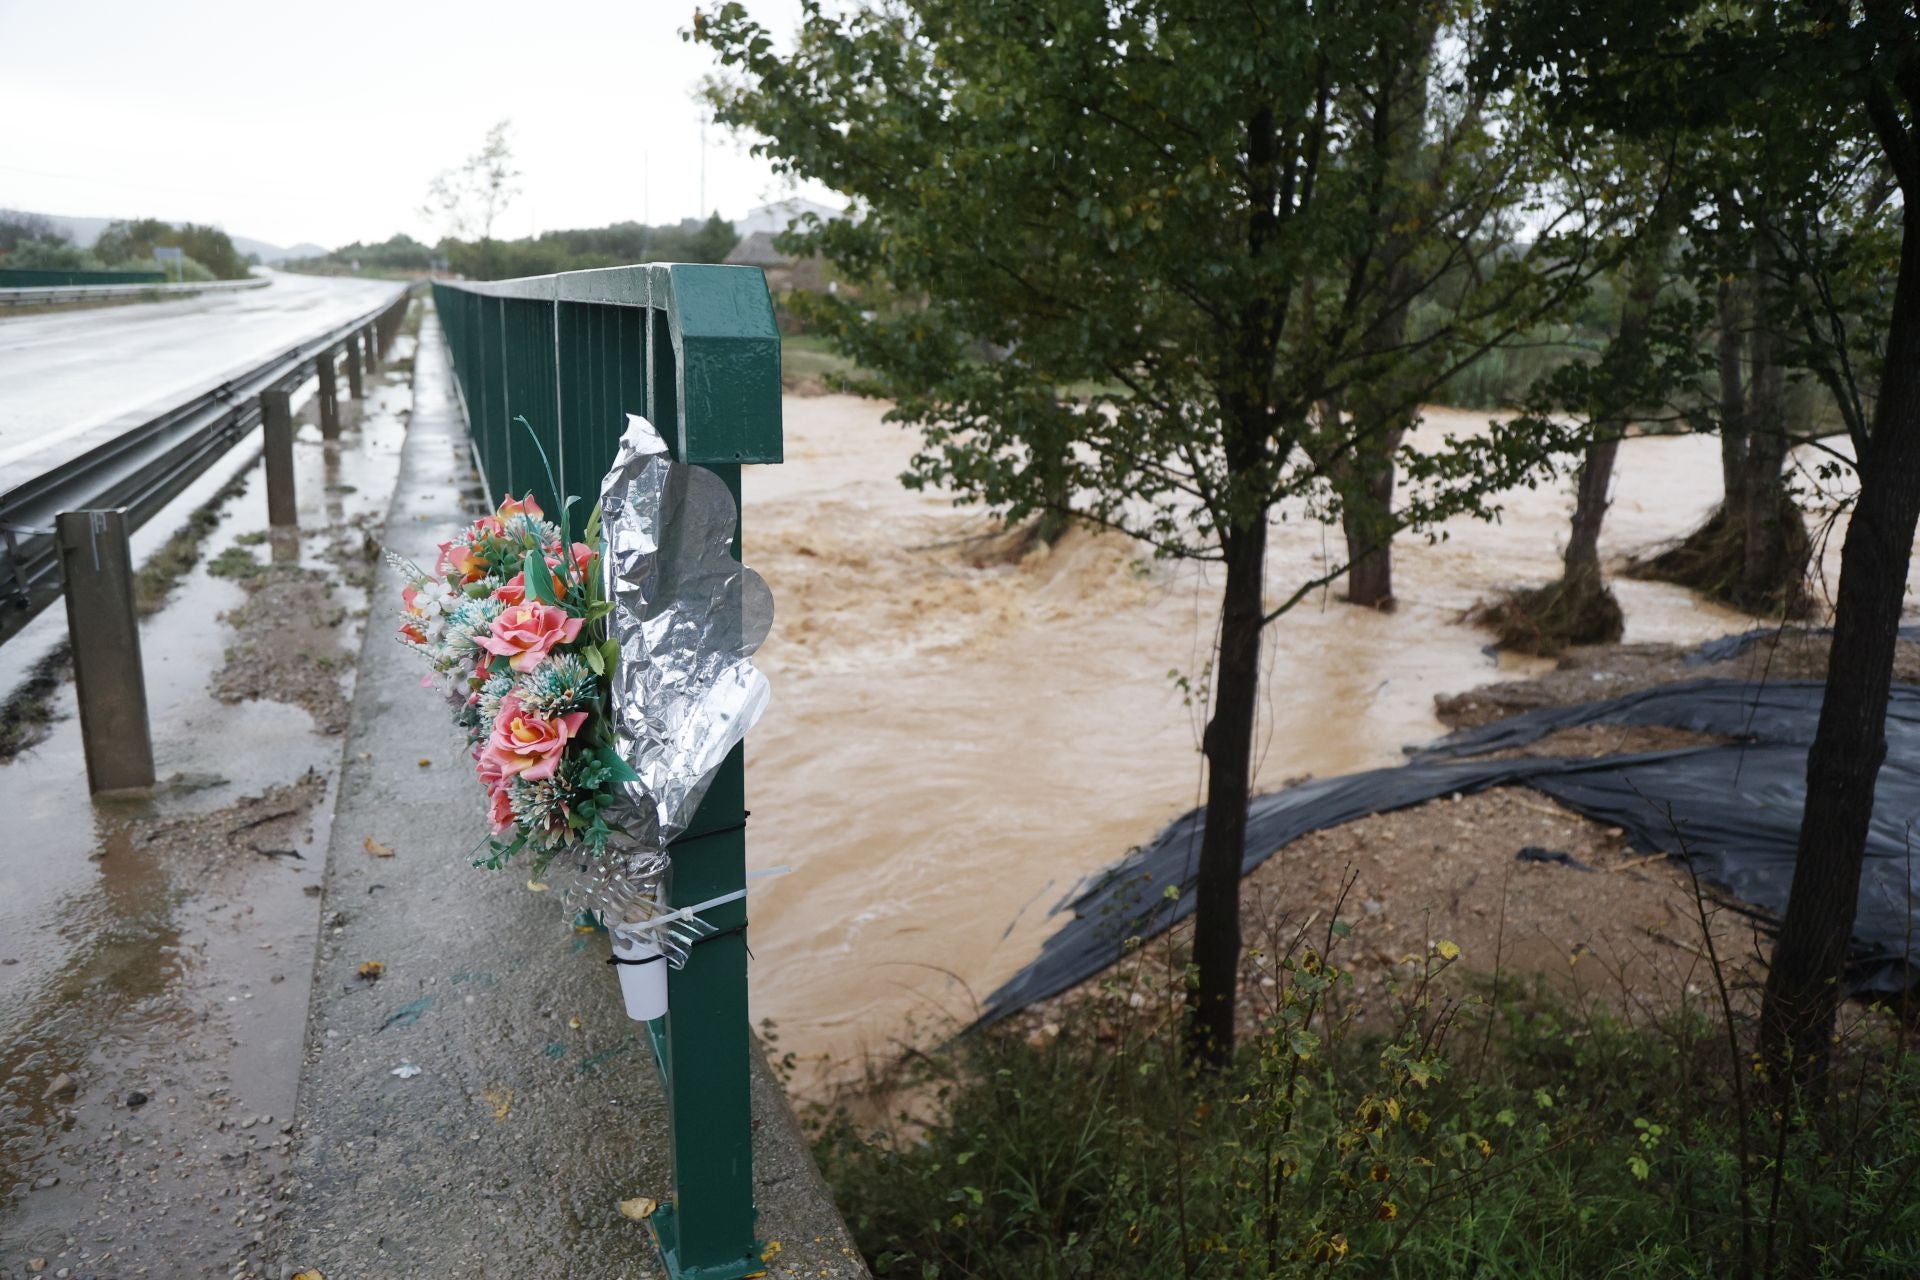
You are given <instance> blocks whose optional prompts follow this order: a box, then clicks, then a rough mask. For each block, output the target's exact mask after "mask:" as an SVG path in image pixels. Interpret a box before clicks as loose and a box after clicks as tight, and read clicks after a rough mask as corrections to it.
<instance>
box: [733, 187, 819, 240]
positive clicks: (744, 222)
mask: <svg viewBox="0 0 1920 1280" xmlns="http://www.w3.org/2000/svg"><path fill="white" fill-rule="evenodd" d="M843 212H845V211H844V210H841V209H833V208H829V207H828V206H826V205H824V204H818V203H816V202H814V201H812V200H804V199H802V198H801V197H799V196H792V197H790V198H788V199H786V200H776V201H774V203H772V204H763V205H761V206H760V207H759V208H758V209H752V210H749V211H748V213H747V216H746V217H744V218H741V219H739V220H738V221H736V222H735V223H734V224H733V232H734V234H735V235H737V236H739V237H740V238H741V239H742V240H744V239H746V238H747V237H748V236H751V235H753V234H754V233H755V232H758V231H764V232H766V233H767V234H768V235H776V236H777V235H779V234H780V233H781V232H782V231H785V230H786V229H787V228H788V227H791V226H792V225H793V224H794V223H796V222H798V221H800V219H802V218H804V217H806V216H807V215H808V214H810V213H811V214H814V215H816V216H818V217H819V218H820V220H821V221H823V222H824V221H826V220H827V219H829V218H837V217H839V216H840V215H841V214H842V213H843Z"/></svg>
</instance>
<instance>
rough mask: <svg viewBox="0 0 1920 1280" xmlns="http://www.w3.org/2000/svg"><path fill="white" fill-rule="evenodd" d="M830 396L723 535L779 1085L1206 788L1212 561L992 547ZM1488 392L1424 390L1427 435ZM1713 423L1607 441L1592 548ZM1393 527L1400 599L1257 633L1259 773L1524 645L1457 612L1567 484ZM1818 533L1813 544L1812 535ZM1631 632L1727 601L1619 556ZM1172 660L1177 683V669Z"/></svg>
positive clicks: (1018, 952)
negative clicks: (1406, 534) (741, 526)
mask: <svg viewBox="0 0 1920 1280" xmlns="http://www.w3.org/2000/svg"><path fill="white" fill-rule="evenodd" d="M882 411H883V409H882V407H881V406H878V405H874V404H871V403H866V402H862V401H859V400H855V399H850V398H845V397H838V396H823V397H817V398H797V397H789V399H788V400H787V402H786V439H787V452H786V457H787V461H786V462H785V463H784V464H783V465H781V466H777V467H760V468H753V469H750V471H749V474H748V477H747V479H746V482H745V501H746V526H745V548H746V555H747V559H748V560H749V562H751V563H753V564H755V565H756V566H757V567H759V568H760V569H761V571H762V572H764V573H765V574H766V576H767V579H768V581H769V582H770V583H772V585H773V589H774V592H775V595H776V597H777V601H778V616H777V620H776V623H775V626H774V633H773V637H772V639H771V640H769V641H768V643H767V646H766V648H765V649H764V650H762V664H763V666H764V667H765V669H766V670H767V671H768V673H769V674H770V676H771V677H772V680H773V684H774V702H773V706H772V708H771V709H770V711H769V712H768V714H767V716H766V718H765V719H764V720H763V721H762V722H761V725H760V727H759V728H758V729H757V730H756V731H755V733H754V735H753V740H752V741H751V742H750V743H749V762H750V765H749V783H748V785H749V805H750V806H751V808H752V811H753V823H752V828H751V837H750V840H749V845H748V847H749V856H750V858H751V859H752V861H753V862H754V863H755V864H756V865H760V866H771V865H776V864H783V863H784V864H789V865H791V866H792V867H793V869H794V870H793V873H792V874H791V875H789V876H787V877H785V878H782V879H778V880H774V881H770V882H766V883H765V884H764V885H763V886H762V887H761V888H759V889H757V890H756V898H757V903H756V905H755V908H754V911H753V927H754V939H753V940H754V953H755V956H756V959H757V963H756V964H755V967H754V971H753V999H754V1012H755V1016H756V1017H757V1018H771V1019H773V1020H774V1021H775V1022H776V1023H777V1026H778V1035H779V1046H780V1048H781V1049H782V1050H783V1051H791V1052H793V1053H794V1054H795V1055H796V1057H797V1059H798V1064H799V1067H798V1072H797V1075H796V1077H795V1085H796V1087H797V1088H798V1090H799V1091H800V1092H801V1093H802V1094H806V1093H808V1092H809V1091H814V1092H817V1091H818V1090H820V1089H821V1088H822V1087H824V1086H825V1085H827V1084H829V1083H831V1082H833V1081H836V1080H841V1079H846V1078H848V1077H850V1076H853V1075H857V1073H858V1071H859V1069H860V1063H861V1059H862V1057H863V1055H867V1054H877V1055H881V1056H884V1055H885V1054H886V1053H887V1051H888V1049H889V1046H890V1045H892V1044H894V1043H895V1042H896V1041H898V1040H901V1039H904V1038H907V1037H910V1036H913V1035H915V1034H923V1033H925V1032H928V1031H937V1030H938V1029H939V1028H940V1027H941V1026H942V1025H944V1024H945V1022H946V1021H947V1020H950V1019H953V1018H963V1019H964V1018H966V1017H968V1016H969V1015H970V1013H971V1011H972V1009H973V1006H974V1001H975V999H976V998H978V997H983V996H984V995H985V994H986V993H987V992H988V991H990V990H991V989H992V988H993V987H994V986H995V985H997V984H998V983H999V982H1001V981H1002V980H1004V979H1005V978H1007V977H1008V976H1009V975H1011V974H1012V973H1013V972H1014V971H1015V970H1016V969H1018V968H1019V967H1020V966H1021V965H1022V964H1023V963H1025V962H1026V961H1027V960H1028V959H1030V958H1031V957H1032V955H1033V953H1034V951H1035V949H1036V948H1037V947H1038V945H1039V943H1040V941H1041V939H1042V938H1044V937H1045V936H1046V934H1047V933H1048V932H1049V931H1050V929H1051V928H1052V925H1053V923H1057V922H1050V921H1049V920H1048V919H1047V912H1048V909H1049V908H1051V907H1052V906H1053V905H1054V904H1055V903H1057V902H1058V901H1059V900H1060V899H1061V898H1062V897H1063V896H1064V895H1065V894H1066V892H1067V890H1068V889H1069V888H1071V887H1072V885H1073V884H1074V882H1075V881H1076V880H1078V879H1079V877H1081V876H1082V875H1084V874H1086V873H1087V872H1090V871H1093V870H1095V869H1097V868H1099V867H1101V866H1103V865H1104V864H1106V863H1107V862H1109V861H1111V860H1113V859H1114V858H1116V857H1118V856H1119V855H1121V854H1122V853H1124V852H1125V851H1126V850H1127V849H1128V848H1129V847H1130V846H1132V845H1135V844H1139V843H1141V842H1143V841H1145V840H1147V839H1149V838H1150V837H1151V836H1152V835H1153V834H1154V833H1155V831H1156V830H1158V828H1159V827H1160V826H1161V825H1162V824H1164V823H1165V822H1166V821H1167V820H1169V819H1170V818H1173V817H1174V816H1176V815H1177V814H1179V813H1181V812H1182V811H1184V810H1185V809H1187V808H1188V807H1190V806H1192V805H1194V804H1195V803H1197V802H1198V801H1199V799H1200V797H1201V782H1202V771H1201V759H1200V755H1199V749H1198V748H1199V740H1200V730H1201V726H1202V724H1203V713H1204V701H1203V699H1202V698H1201V697H1200V696H1199V695H1198V693H1197V692H1196V694H1195V696H1193V697H1192V698H1189V696H1188V694H1187V689H1188V688H1189V687H1191V688H1193V689H1195V690H1196V691H1197V690H1198V689H1199V688H1200V686H1201V683H1202V681H1203V679H1204V676H1205V671H1206V667H1207V660H1208V650H1209V644H1210V641H1211V638H1212V635H1213V629H1214V624H1215V620H1216V616H1217V612H1218V605H1219V580H1218V574H1217V572H1216V573H1209V572H1207V571H1206V568H1205V567H1204V566H1200V565H1196V564H1190V563H1182V564H1172V563H1166V562H1157V561H1154V560H1153V559H1152V558H1151V557H1150V556H1149V555H1148V554H1147V553H1146V552H1145V551H1144V549H1142V548H1140V547H1139V546H1137V545H1135V544H1131V543H1128V542H1126V541H1125V540H1122V539H1120V538H1118V537H1114V536H1095V535H1092V534H1088V533H1074V534H1071V535H1069V536H1068V537H1067V538H1066V539H1065V540H1063V541H1062V542H1061V543H1060V544H1059V545H1058V546H1056V547H1055V548H1053V549H1052V550H1051V551H1048V550H1046V549H1044V548H1043V549H1041V550H1038V551H1035V552H1033V553H1031V554H1029V555H1027V556H1026V557H1025V558H1022V559H1018V560H1016V561H1013V562H1011V563H1009V562H1007V561H1005V559H1004V558H998V557H995V556H994V555H993V554H992V547H991V545H990V544H988V543H984V542H981V541H978V540H976V539H975V538H974V537H973V535H977V534H979V533H981V532H982V531H983V530H984V529H986V528H987V527H988V526H987V525H986V524H985V522H984V521H983V520H982V518H981V517H980V516H979V515H978V514H977V513H974V512H969V511H965V510H958V511H957V510H955V509H954V508H953V507H952V505H951V504H950V503H949V502H948V500H947V499H946V498H945V497H943V496H940V495H937V494H920V493H913V492H909V491H907V490H905V489H903V488H902V487H901V486H900V484H899V483H898V481H897V479H896V477H897V476H898V475H899V473H900V472H901V471H902V470H903V469H904V467H905V464H906V461H907V458H908V457H909V455H910V452H911V444H912V437H911V436H910V435H909V434H908V433H906V432H905V431H903V430H902V429H900V428H898V427H894V426H889V425H888V424H886V423H884V422H882V421H881V414H882ZM1485 417H1486V415H1485V414H1476V413H1463V412H1457V411H1450V410H1435V411H1433V412H1431V413H1430V414H1429V417H1428V422H1427V426H1426V428H1425V430H1426V431H1428V432H1432V433H1434V434H1435V435H1437V434H1438V432H1439V431H1441V430H1451V431H1455V432H1461V431H1468V430H1472V429H1474V428H1475V427H1476V426H1477V425H1478V424H1480V423H1482V422H1484V421H1485ZM1719 474H1720V473H1719V455H1718V444H1717V442H1716V441H1715V440H1714V439H1713V438H1712V437H1699V438H1648V439H1635V440H1630V441H1628V442H1627V443H1626V444H1625V445H1624V447H1623V448H1622V450H1621V454H1620V461H1619V472H1618V476H1617V478H1616V481H1615V501H1614V505H1613V508H1612V510H1611V512H1610V513H1609V515H1608V519H1607V528H1606V537H1605V540H1604V542H1603V551H1604V552H1606V553H1607V554H1610V555H1613V556H1620V555H1624V554H1626V553H1629V552H1632V551H1637V550H1640V549H1642V548H1645V547H1647V546H1648V545H1650V544H1653V543H1657V542H1659V541H1661V540H1663V539H1670V538H1674V537H1677V536H1679V535H1681V534H1683V533H1685V532H1686V531H1687V530H1689V529H1691V528H1692V527H1694V525H1696V524H1697V523H1698V522H1699V521H1700V520H1701V519H1702V518H1703V517H1704V516H1705V515H1706V513H1707V512H1708V511H1709V510H1710V509H1711V507H1712V506H1713V504H1714V503H1715V501H1717V499H1718V496H1719V483H1720V480H1719ZM1502 505H1503V506H1504V514H1503V516H1502V518H1501V521H1500V522H1499V523H1498V524H1484V523H1481V522H1478V521H1472V520H1456V521H1454V522H1452V523H1450V524H1449V525H1447V526H1446V527H1445V529H1444V532H1445V534H1446V535H1447V536H1446V537H1445V539H1444V540H1442V541H1439V542H1438V543H1436V544H1433V545H1427V544H1426V543H1424V542H1423V541H1422V540H1420V539H1417V538H1404V539H1402V540H1401V542H1400V543H1399V545H1398V546H1397V548H1396V551H1395V566H1394V569H1395V589H1396V593H1397V596H1398V600H1399V608H1398V609H1397V611H1395V612H1393V613H1391V614H1383V613H1376V612H1372V611H1369V610H1361V609H1356V608H1353V607H1351V606H1348V605H1346V604H1344V603H1342V602H1341V601H1340V599H1339V598H1338V596H1337V594H1335V593H1334V592H1333V591H1329V592H1327V593H1324V594H1322V595H1317V596H1314V597H1312V598H1310V599H1308V600H1307V601H1305V602H1303V603H1302V604H1301V605H1300V606H1298V607H1297V608H1296V609H1295V610H1294V611H1293V612H1292V613H1291V614H1289V615H1287V616H1286V617H1284V618H1282V619H1281V620H1280V621H1278V622H1277V623H1276V624H1274V625H1273V627H1272V628H1270V630H1269V632H1268V637H1267V645H1266V654H1265V661H1266V672H1267V678H1266V687H1265V692H1264V695H1263V702H1262V708H1261V718H1260V724H1259V729H1258V739H1257V763H1258V775H1257V785H1258V786H1260V787H1264V788H1273V787H1277V786H1279V785H1281V783H1282V782H1284V781H1286V780H1288V779H1293V778H1297V777H1300V776H1302V775H1306V774H1314V775H1320V776H1325V775H1329V774H1337V773H1345V772H1348V771H1351V770H1355V769H1363V768H1369V767H1374V766H1379V765H1384V764H1390V763H1393V762H1395V761H1396V760H1398V759H1400V758H1401V748H1402V746H1404V745H1406V744H1409V743H1416V742H1420V741H1422V740H1425V739H1427V738H1430V737H1433V736H1436V735H1437V734H1438V733H1440V732H1441V726H1440V724H1439V722H1438V721H1437V720H1436V719H1435V718H1434V714H1433V699H1434V696H1435V695H1436V694H1439V693H1449V692H1456V691H1459V690H1462V689H1466V688H1468V687H1471V686H1473V685H1477V684H1483V683H1486V682H1487V681H1489V680H1494V679H1499V678H1501V676H1502V675H1503V674H1505V675H1510V676H1522V675H1527V674H1531V673H1533V672H1535V671H1537V670H1540V669H1541V668H1543V667H1544V666H1545V665H1548V664H1545V663H1540V662H1536V661H1531V660H1519V661H1516V660H1513V659H1504V660H1502V659H1496V658H1494V657H1491V656H1489V655H1488V653H1487V652H1485V651H1484V646H1485V645H1486V644H1487V641H1488V637H1487V636H1486V635H1485V634H1484V633H1483V632H1481V631H1478V630H1476V629H1474V628H1471V627H1467V626H1464V625H1462V624H1461V623H1460V622H1459V620H1458V619H1459V615H1460V614H1461V612H1462V610H1464V609H1465V608H1467V607H1468V606H1469V605H1471V604H1472V603H1473V602H1474V601H1475V600H1476V599H1477V598H1479V597H1481V596H1482V595H1485V594H1487V593H1489V592H1491V591H1493V590H1495V589H1498V588H1500V587H1504V586H1512V585H1516V584H1529V583H1537V582H1541V581H1545V580H1546V579H1548V578H1550V577H1552V576H1554V575H1556V574H1557V572H1558V570H1559V552H1560V548H1561V546H1562V544H1563V540H1564V538H1565V535H1566V525H1567V515H1568V512H1569V510H1570V507H1571V497H1570V494H1569V489H1568V486H1567V484H1566V482H1564V481H1562V482H1560V483H1558V484H1555V485H1548V486H1542V487H1541V488H1540V489H1537V490H1520V491H1517V492H1514V493H1511V494H1508V495H1506V496H1505V497H1504V498H1503V500H1502ZM1337 536H1338V534H1337V530H1323V529H1322V528H1321V527H1320V526H1319V525H1317V524H1314V523H1312V522H1310V521H1309V522H1300V521H1297V520H1290V521H1287V522H1285V523H1282V524H1280V525H1277V526H1276V528H1275V530H1274V536H1273V546H1272V550H1271V552H1270V556H1269V566H1270V567H1269V570H1268V595H1269V600H1270V602H1277V601H1278V599H1280V598H1283V597H1284V596H1285V595H1286V594H1289V593H1290V591H1291V589H1292V588H1293V587H1295V586H1296V585H1297V584H1298V583H1299V582H1301V581H1304V580H1306V579H1309V578H1311V577H1314V576H1317V575H1318V574H1319V573H1320V572H1322V568H1321V566H1322V563H1323V561H1322V557H1323V554H1326V553H1328V552H1332V551H1334V550H1335V546H1334V542H1335V539H1337ZM1835 554H1836V555H1837V541H1836V553H1835ZM1614 588H1615V591H1616V592H1617V593H1618V595H1619V597H1620V602H1621V605H1622V607H1623V608H1624V609H1625V612H1626V617H1627V635H1626V639H1627V640H1629V641H1674V642H1692V641H1700V640H1706V639H1709V638H1712V637H1714V636H1718V635H1723V634H1728V633H1731V632H1735V631H1741V630H1745V629H1746V628H1748V627H1750V626H1752V625H1754V623H1753V621H1752V620H1751V619H1749V618H1747V617H1746V616H1744V615H1741V614H1738V613H1735V612H1732V611H1731V610H1726V609H1722V608H1718V607H1716V606H1713V605H1710V604H1707V603H1705V602H1703V601H1701V600H1699V599H1697V598H1696V597H1694V596H1693V595H1692V594H1691V593H1689V592H1687V591H1685V590H1683V589H1681V588H1678V587H1672V586H1667V585H1664V584H1659V583H1646V582H1632V581H1616V582H1615V583H1614ZM1180 677H1185V680H1186V682H1187V683H1186V684H1184V685H1183V684H1181V683H1180V682H1179V678H1180Z"/></svg>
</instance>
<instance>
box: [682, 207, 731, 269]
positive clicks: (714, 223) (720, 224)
mask: <svg viewBox="0 0 1920 1280" xmlns="http://www.w3.org/2000/svg"><path fill="white" fill-rule="evenodd" d="M739 243H740V237H739V236H737V235H735V234H734V230H733V224H732V223H731V222H728V221H727V220H726V219H725V218H723V217H721V216H720V215H719V214H718V213H715V214H713V215H712V216H711V217H709V218H708V219H707V220H706V221H705V222H703V223H701V224H700V230H698V231H696V232H694V234H693V236H692V237H691V240H690V243H689V244H688V246H687V256H686V258H685V259H683V261H686V262H724V261H726V257H727V255H728V254H730V253H732V252H733V246H734V245H736V244H739Z"/></svg>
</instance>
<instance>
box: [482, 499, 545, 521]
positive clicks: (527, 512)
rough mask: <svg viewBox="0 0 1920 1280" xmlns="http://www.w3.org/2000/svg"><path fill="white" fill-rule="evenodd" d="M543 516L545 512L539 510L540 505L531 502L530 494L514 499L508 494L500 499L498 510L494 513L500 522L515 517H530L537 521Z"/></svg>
mask: <svg viewBox="0 0 1920 1280" xmlns="http://www.w3.org/2000/svg"><path fill="white" fill-rule="evenodd" d="M545 514H546V512H544V511H542V510H540V504H539V503H537V502H535V501H534V500H533V495H532V494H531V493H529V494H528V495H527V496H526V497H524V498H515V497H513V496H512V495H510V494H509V495H505V496H503V497H501V499H500V509H499V510H498V511H496V512H495V513H494V515H495V516H496V517H497V518H498V519H499V520H502V521H505V520H511V519H512V518H513V517H515V516H531V517H533V518H534V519H535V520H538V519H540V518H541V517H542V516H544V515H545Z"/></svg>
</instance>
